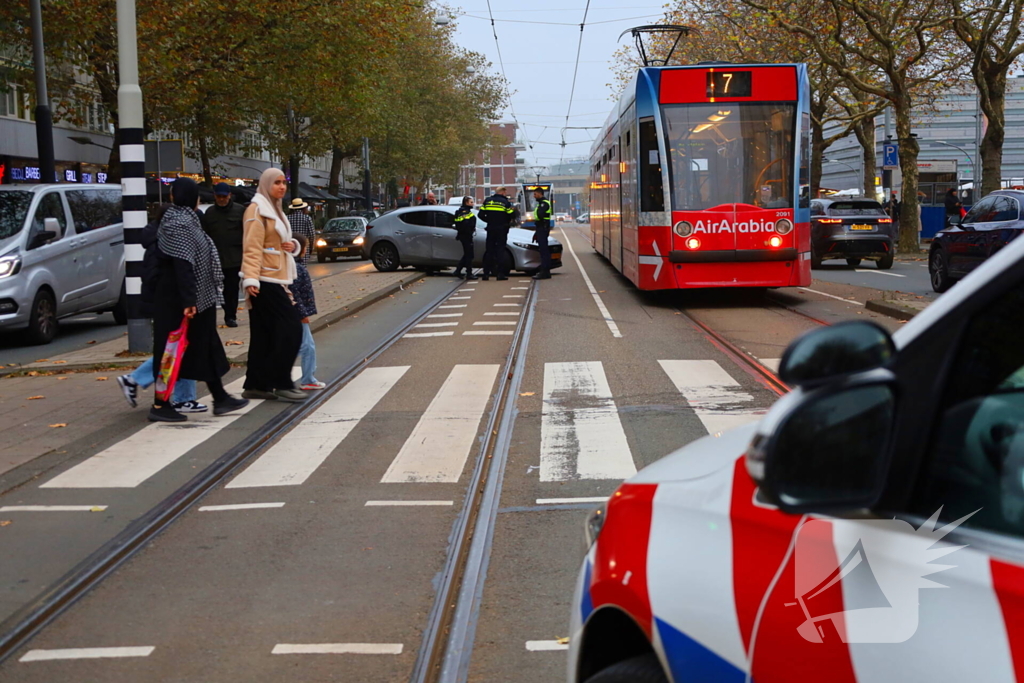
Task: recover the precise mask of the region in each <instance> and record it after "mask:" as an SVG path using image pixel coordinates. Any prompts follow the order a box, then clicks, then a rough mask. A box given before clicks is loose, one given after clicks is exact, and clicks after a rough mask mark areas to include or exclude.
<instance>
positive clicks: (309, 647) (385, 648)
mask: <svg viewBox="0 0 1024 683" xmlns="http://www.w3.org/2000/svg"><path fill="white" fill-rule="evenodd" d="M402 647H403V646H402V643H309V644H290V643H278V644H277V645H275V646H274V649H273V650H271V651H270V654H274V655H400V654H402Z"/></svg>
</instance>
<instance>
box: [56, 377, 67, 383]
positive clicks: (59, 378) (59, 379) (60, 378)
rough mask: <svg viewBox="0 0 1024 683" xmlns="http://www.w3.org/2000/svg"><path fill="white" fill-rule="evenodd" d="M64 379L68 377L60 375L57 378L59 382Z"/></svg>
mask: <svg viewBox="0 0 1024 683" xmlns="http://www.w3.org/2000/svg"><path fill="white" fill-rule="evenodd" d="M63 379H67V377H58V378H57V381H58V382H59V381H61V380H63Z"/></svg>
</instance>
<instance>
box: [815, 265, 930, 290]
mask: <svg viewBox="0 0 1024 683" xmlns="http://www.w3.org/2000/svg"><path fill="white" fill-rule="evenodd" d="M811 276H812V277H813V278H814V279H815V280H825V281H827V282H837V283H840V284H844V285H857V286H858V287H871V288H873V289H887V290H899V291H901V292H908V293H910V294H917V295H919V296H926V297H928V298H929V299H934V298H936V297H937V296H938V294H936V293H935V292H934V291H933V290H932V285H931V281H930V280H929V279H928V261H926V260H924V259H922V260H920V261H900V260H897V261H896V262H895V263H893V265H892V268H891V269H889V270H879V269H878V268H876V267H875V264H874V263H872V262H870V261H864V262H862V263H861V265H859V266H857V267H856V268H853V267H850V266H848V265H846V263H845V262H844V261H825V262H824V263H823V264H822V265H821V268H819V269H817V270H814V271H811ZM811 286H812V287H813V286H814V285H813V284H812V285H811Z"/></svg>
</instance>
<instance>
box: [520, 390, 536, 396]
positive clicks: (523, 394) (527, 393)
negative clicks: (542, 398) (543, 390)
mask: <svg viewBox="0 0 1024 683" xmlns="http://www.w3.org/2000/svg"><path fill="white" fill-rule="evenodd" d="M536 393H537V392H536V391H524V392H522V393H520V394H519V395H520V396H533V395H534V394H536Z"/></svg>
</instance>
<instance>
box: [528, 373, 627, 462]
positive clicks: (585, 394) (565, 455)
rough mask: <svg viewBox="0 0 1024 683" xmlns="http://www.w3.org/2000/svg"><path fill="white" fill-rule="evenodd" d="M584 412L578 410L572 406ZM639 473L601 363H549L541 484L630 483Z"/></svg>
mask: <svg viewBox="0 0 1024 683" xmlns="http://www.w3.org/2000/svg"><path fill="white" fill-rule="evenodd" d="M577 402H578V403H580V404H581V405H580V407H578V408H577V407H573V403H577ZM634 474H636V466H635V465H634V464H633V454H632V453H631V452H630V450H629V443H628V442H627V441H626V433H625V431H623V429H622V421H621V420H620V419H619V413H618V410H617V409H616V407H615V401H614V399H613V398H612V390H611V388H610V387H609V386H608V379H607V378H606V377H605V374H604V366H603V365H602V364H601V363H600V362H597V361H594V362H580V363H545V364H544V405H543V408H542V410H541V427H540V480H541V481H567V480H571V479H625V478H627V477H631V476H633V475H634Z"/></svg>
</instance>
